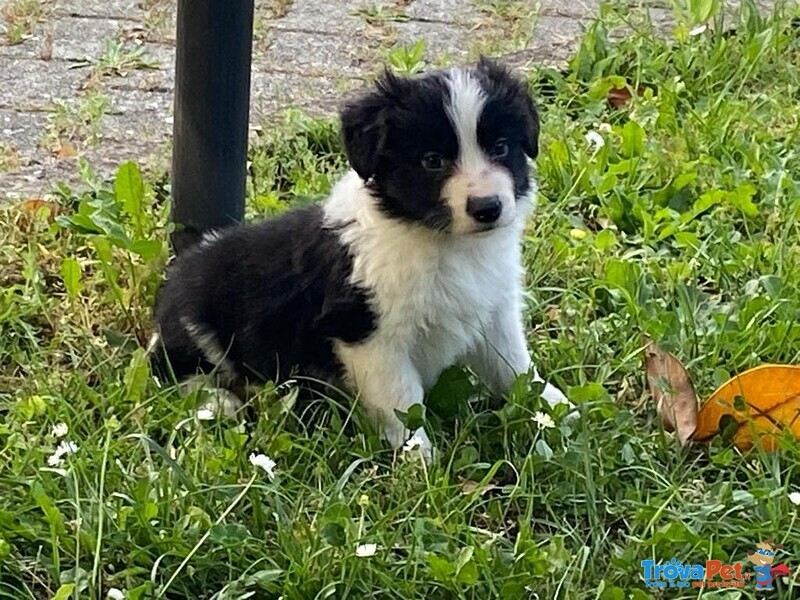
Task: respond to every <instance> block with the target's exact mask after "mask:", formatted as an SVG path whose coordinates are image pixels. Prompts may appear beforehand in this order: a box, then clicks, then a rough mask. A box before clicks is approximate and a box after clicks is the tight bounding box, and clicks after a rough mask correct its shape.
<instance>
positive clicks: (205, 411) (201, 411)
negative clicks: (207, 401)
mask: <svg viewBox="0 0 800 600" xmlns="http://www.w3.org/2000/svg"><path fill="white" fill-rule="evenodd" d="M195 416H196V417H197V420H198V421H213V420H214V411H213V410H211V409H210V408H198V409H197V413H196V414H195Z"/></svg>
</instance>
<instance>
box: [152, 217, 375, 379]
mask: <svg viewBox="0 0 800 600" xmlns="http://www.w3.org/2000/svg"><path fill="white" fill-rule="evenodd" d="M219 236H220V237H219V239H217V240H214V241H210V242H208V243H201V244H199V245H197V246H195V247H193V248H191V249H190V250H188V251H186V252H185V253H184V254H181V255H180V256H179V257H178V258H177V259H176V260H175V262H174V263H173V264H172V265H171V267H170V268H169V270H168V272H167V280H166V282H165V283H164V285H163V286H162V287H161V289H160V290H159V292H158V295H157V298H156V308H155V318H156V321H157V324H158V327H159V331H160V338H161V339H160V348H159V351H158V352H156V353H154V357H155V363H156V364H155V367H156V369H157V372H158V373H161V374H162V376H163V374H164V373H170V374H171V375H174V377H175V378H176V380H177V381H181V380H182V379H185V378H186V377H189V376H191V375H194V374H196V373H197V372H198V371H202V372H209V371H211V370H212V369H213V368H214V365H212V364H211V363H210V362H209V361H208V360H206V357H205V356H204V353H203V351H202V350H201V349H200V348H198V347H197V345H196V344H195V341H194V340H193V339H192V336H191V335H190V334H189V332H188V331H187V329H186V326H185V324H186V323H187V322H188V323H191V324H193V325H194V326H196V327H200V328H202V330H203V331H205V332H207V333H209V334H211V335H213V337H214V339H215V341H216V343H217V344H218V345H219V347H220V348H222V349H223V350H224V352H225V357H226V359H227V361H229V362H230V363H231V364H232V365H233V366H234V369H235V371H236V375H237V377H236V381H235V382H234V383H233V384H231V386H230V387H238V386H240V385H242V384H243V383H245V382H252V381H265V380H282V379H285V378H287V377H289V376H290V375H292V374H293V373H294V372H295V369H296V372H297V373H298V374H300V375H306V376H308V377H314V378H320V379H322V378H326V379H330V378H335V377H337V376H338V375H340V372H339V371H340V365H338V364H337V361H336V359H335V356H334V354H333V349H332V342H331V340H332V339H338V340H342V341H344V342H351V343H352V342H358V341H361V340H363V339H365V338H366V337H368V336H369V335H370V333H371V332H372V331H373V330H374V328H375V315H374V314H373V313H372V311H371V309H370V308H369V305H368V298H367V294H366V292H365V291H364V290H363V289H361V288H358V287H356V286H353V285H351V284H350V283H349V277H350V275H351V272H352V257H351V256H350V255H349V252H348V250H347V248H346V246H344V245H343V244H342V243H341V241H340V239H339V235H338V232H337V231H336V230H333V229H329V228H326V227H325V226H324V224H323V213H322V208H321V207H319V206H311V207H306V208H301V209H296V210H292V211H289V212H288V213H286V214H284V215H282V216H281V217H279V218H277V219H272V220H268V221H264V222H261V223H258V224H256V225H250V226H240V227H234V228H231V229H228V230H223V231H221V232H219ZM166 363H168V364H166Z"/></svg>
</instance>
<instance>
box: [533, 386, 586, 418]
mask: <svg viewBox="0 0 800 600" xmlns="http://www.w3.org/2000/svg"><path fill="white" fill-rule="evenodd" d="M542 398H544V399H545V401H546V402H547V403H548V404H549V405H550V406H552V407H556V406H558V405H559V404H566V405H567V406H568V407H569V408H570V409H572V410H570V411H569V413H567V415H566V416H565V417H564V421H566V422H570V421H574V420H575V419H577V418H578V416H579V414H578V411H577V410H574V409H575V405H574V404H573V403H572V402H570V401H569V398H567V396H566V395H565V394H564V392H562V391H561V390H560V389H558V388H557V387H556V386H554V385H553V384H551V383H546V384H545V386H544V389H543V390H542Z"/></svg>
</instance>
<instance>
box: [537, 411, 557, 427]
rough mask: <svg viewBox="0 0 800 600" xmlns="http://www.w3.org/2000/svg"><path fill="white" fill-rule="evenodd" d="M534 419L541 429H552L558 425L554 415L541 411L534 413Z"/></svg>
mask: <svg viewBox="0 0 800 600" xmlns="http://www.w3.org/2000/svg"><path fill="white" fill-rule="evenodd" d="M532 419H533V422H534V423H536V424H537V425H538V426H539V429H552V428H553V427H555V426H556V422H555V421H553V417H551V416H550V415H548V414H547V413H543V412H541V411H537V412H536V413H535V414H534V415H533V417H532Z"/></svg>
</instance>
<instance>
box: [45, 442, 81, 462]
mask: <svg viewBox="0 0 800 600" xmlns="http://www.w3.org/2000/svg"><path fill="white" fill-rule="evenodd" d="M77 451H78V444H76V443H75V442H68V441H66V440H63V441H62V442H61V443H60V444H59V445H58V446H56V449H55V450H54V451H53V453H52V454H51V455H50V456H49V457H48V458H47V464H48V465H50V466H51V467H57V466H58V465H60V464H61V463H62V462H63V460H64V457H65V456H68V455H70V454H75V453H76V452H77Z"/></svg>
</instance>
